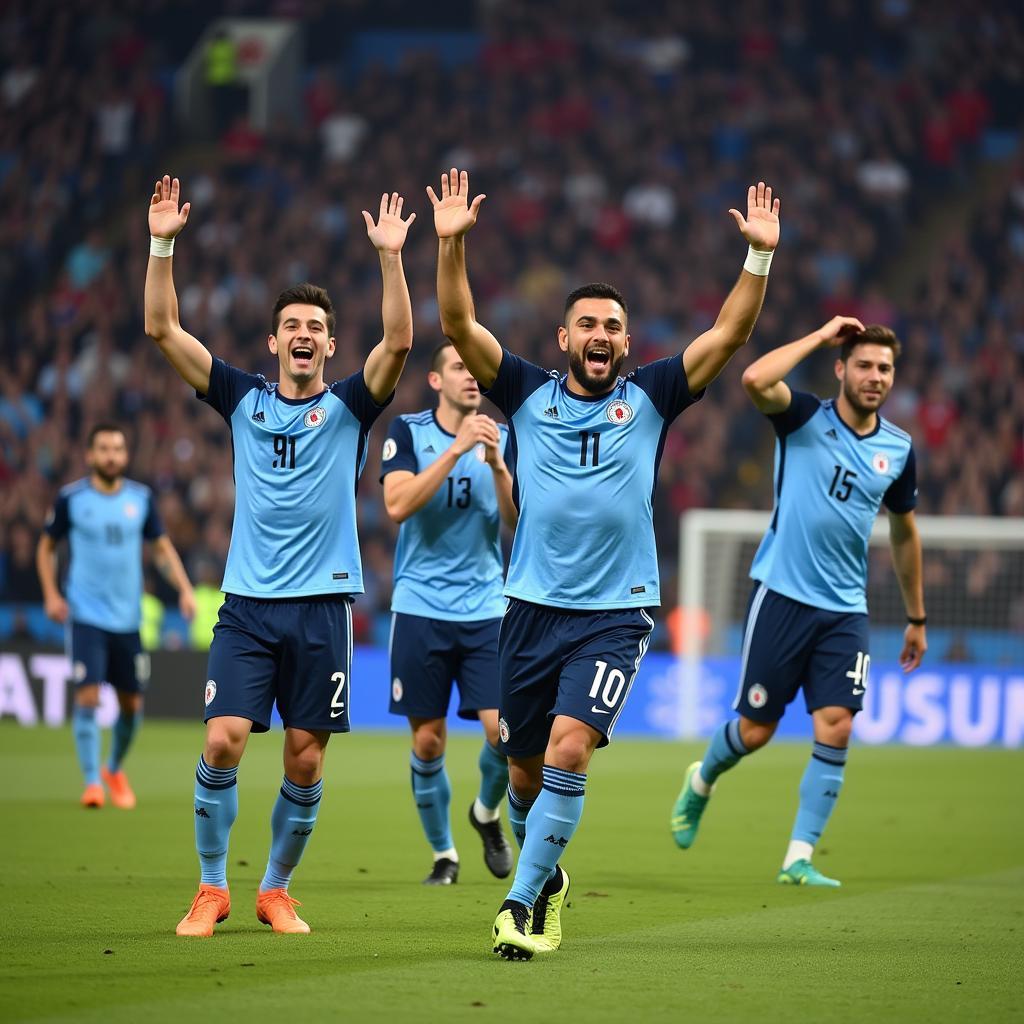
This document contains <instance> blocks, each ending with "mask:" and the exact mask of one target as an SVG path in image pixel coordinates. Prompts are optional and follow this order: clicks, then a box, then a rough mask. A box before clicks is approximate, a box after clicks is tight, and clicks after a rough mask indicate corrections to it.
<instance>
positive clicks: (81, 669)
mask: <svg viewBox="0 0 1024 1024" xmlns="http://www.w3.org/2000/svg"><path fill="white" fill-rule="evenodd" d="M71 677H72V679H74V681H75V682H76V683H84V682H85V662H84V661H76V662H75V664H74V665H73V666H72V669H71Z"/></svg>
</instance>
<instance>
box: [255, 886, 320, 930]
mask: <svg viewBox="0 0 1024 1024" xmlns="http://www.w3.org/2000/svg"><path fill="white" fill-rule="evenodd" d="M301 906H302V904H301V903H300V902H299V901H298V900H296V899H292V897H291V896H289V895H288V890H287V889H267V891H266V892H260V893H257V895H256V916H257V917H258V918H259V920H260V921H261V922H262V923H263V924H269V925H270V927H271V928H273V929H274V931H275V932H281V933H282V934H284V935H308V934H309V925H308V924H306V922H305V921H303V920H302V918H301V917H299V915H298V914H296V913H295V908H296V907H301Z"/></svg>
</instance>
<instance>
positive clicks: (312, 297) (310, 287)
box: [271, 281, 336, 338]
mask: <svg viewBox="0 0 1024 1024" xmlns="http://www.w3.org/2000/svg"><path fill="white" fill-rule="evenodd" d="M293 303H297V304H299V305H302V306H319V307H320V308H321V309H322V310H323V311H324V313H326V314H327V334H328V337H331V338H333V337H334V324H335V322H336V319H335V316H334V306H333V305H332V304H331V297H330V296H329V295H328V294H327V289H326V288H321V287H320V286H319V285H318V284H310V283H309V282H308V281H304V282H303V283H302V284H294V285H292V286H291V288H285V290H284V291H283V292H281V294H280V295H278V297H277V302H275V303H274V328H273V330H272V331H271V334H277V329H278V328H279V327H280V326H281V310H282V309H284V307H285V306H290V305H292V304H293Z"/></svg>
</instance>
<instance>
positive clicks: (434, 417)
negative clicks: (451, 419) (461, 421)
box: [430, 409, 455, 437]
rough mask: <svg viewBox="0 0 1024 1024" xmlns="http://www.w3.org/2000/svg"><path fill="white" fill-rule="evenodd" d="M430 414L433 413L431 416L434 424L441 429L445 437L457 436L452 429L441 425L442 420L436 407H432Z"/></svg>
mask: <svg viewBox="0 0 1024 1024" xmlns="http://www.w3.org/2000/svg"><path fill="white" fill-rule="evenodd" d="M430 415H431V417H432V418H433V420H434V426H435V427H437V429H438V430H440V431H441V433H442V434H444V436H445V437H454V436H455V435H454V434H453V433H452V432H451V431H450V430H445V429H444V427H442V426H441V421H440V420H439V419H438V418H437V410H436V409H431V410H430Z"/></svg>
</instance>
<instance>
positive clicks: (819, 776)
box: [782, 743, 847, 870]
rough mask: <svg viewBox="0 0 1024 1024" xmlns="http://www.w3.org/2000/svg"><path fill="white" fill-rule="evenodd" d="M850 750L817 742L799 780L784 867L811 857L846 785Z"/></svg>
mask: <svg viewBox="0 0 1024 1024" xmlns="http://www.w3.org/2000/svg"><path fill="white" fill-rule="evenodd" d="M846 754H847V751H846V749H845V748H843V747H830V746H829V745H828V744H825V743H815V744H814V749H813V751H812V753H811V759H810V761H808V763H807V768H806V770H805V771H804V775H803V778H802V779H801V780H800V807H799V810H798V811H797V813H796V821H795V822H794V823H793V835H792V839H791V841H790V844H789V849H788V851H787V853H786V859H785V860H784V861H783V864H782V867H783V870H785V869H786V868H788V867H790V865H791V864H793V863H794V862H795V861H798V860H810V859H811V857H810V854H811V851H813V849H814V847H815V846H816V845H817V843H818V840H819V839H820V838H821V835H822V833H823V832H824V831H825V826H826V824H827V823H828V819H829V817H830V815H831V814H832V810H833V808H834V807H835V805H836V800H837V799H838V797H839V791H840V789H842V785H843V774H844V770H845V768H846Z"/></svg>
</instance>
